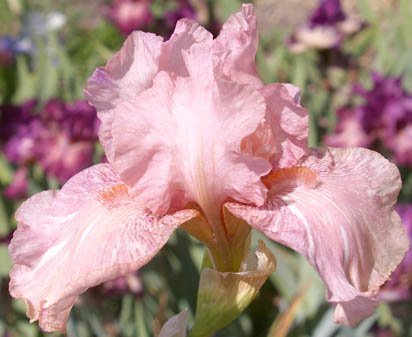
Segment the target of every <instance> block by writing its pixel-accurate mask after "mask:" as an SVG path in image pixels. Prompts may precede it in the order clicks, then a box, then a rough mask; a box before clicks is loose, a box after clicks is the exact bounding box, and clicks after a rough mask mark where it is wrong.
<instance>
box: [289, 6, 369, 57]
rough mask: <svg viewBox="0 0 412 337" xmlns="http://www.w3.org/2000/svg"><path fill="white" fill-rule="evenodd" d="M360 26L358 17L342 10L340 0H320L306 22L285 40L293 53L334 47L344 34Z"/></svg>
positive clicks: (352, 31) (338, 43) (350, 32)
mask: <svg viewBox="0 0 412 337" xmlns="http://www.w3.org/2000/svg"><path fill="white" fill-rule="evenodd" d="M361 26H362V23H361V21H360V20H359V19H358V18H356V17H355V16H354V15H351V16H347V15H346V14H345V13H344V12H343V10H342V5H341V2H340V0H322V1H321V2H320V4H319V6H318V7H317V8H316V9H315V10H314V11H313V13H312V15H311V16H310V17H309V19H308V22H307V23H306V24H304V25H302V26H300V27H298V28H297V29H296V30H295V31H294V33H293V34H292V35H291V36H290V37H289V39H288V41H287V42H288V44H289V49H290V51H291V52H293V53H301V52H304V51H306V50H308V49H330V48H335V47H339V46H340V44H341V42H342V40H343V38H344V37H345V36H346V35H349V34H352V33H354V32H356V31H358V30H359V29H360V28H361Z"/></svg>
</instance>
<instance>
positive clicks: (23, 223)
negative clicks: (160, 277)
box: [9, 164, 196, 331]
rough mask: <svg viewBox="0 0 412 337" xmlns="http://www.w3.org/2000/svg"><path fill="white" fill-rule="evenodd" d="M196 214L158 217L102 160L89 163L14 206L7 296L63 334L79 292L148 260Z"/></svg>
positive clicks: (187, 212) (185, 212)
mask: <svg viewBox="0 0 412 337" xmlns="http://www.w3.org/2000/svg"><path fill="white" fill-rule="evenodd" d="M195 215H196V211H193V210H183V211H180V212H177V213H175V214H173V215H167V216H164V217H162V218H160V217H157V216H155V215H153V214H152V213H151V212H150V211H149V210H148V209H147V208H144V207H143V206H141V205H139V204H137V203H136V202H135V201H134V200H133V199H132V198H131V197H130V196H129V193H128V189H127V187H126V186H125V185H124V183H123V182H122V181H121V180H120V179H119V178H118V176H117V175H116V174H115V173H114V172H113V170H112V169H111V167H110V166H109V165H108V164H100V165H96V166H93V167H91V168H89V169H86V170H84V171H82V172H81V173H79V174H77V175H76V176H74V177H73V178H72V179H70V180H69V181H68V182H67V183H66V184H65V185H64V186H63V188H62V189H61V190H60V191H45V192H41V193H38V194H36V195H34V196H33V197H32V198H30V199H29V200H27V201H26V202H25V203H24V204H23V205H22V206H21V207H20V208H19V210H18V211H17V213H16V219H17V221H18V227H17V230H16V232H15V233H14V236H13V240H12V241H11V244H10V246H9V250H10V254H11V257H12V260H13V264H14V266H13V269H12V271H11V274H10V277H11V281H10V293H11V295H12V296H13V297H16V298H21V299H23V300H24V301H25V302H26V304H27V307H28V309H27V315H28V316H29V317H30V319H31V320H32V321H35V320H39V324H40V326H41V328H42V329H43V330H45V331H55V330H61V331H63V330H65V325H66V320H67V317H68V315H69V312H70V309H71V308H72V306H73V305H74V303H75V301H76V299H77V297H78V296H79V295H80V294H81V293H83V292H84V291H85V290H86V289H87V288H89V287H92V286H95V285H97V284H99V283H101V282H104V281H107V280H111V279H114V278H116V277H118V276H120V275H124V274H127V273H129V272H131V271H133V270H136V269H138V268H140V267H141V266H143V265H144V264H146V263H147V262H148V261H149V260H150V259H151V258H152V257H153V256H154V255H155V254H156V253H157V252H158V251H159V250H160V248H161V247H162V246H163V245H164V244H165V243H166V241H167V239H168V238H169V236H170V235H171V234H172V232H173V230H174V229H175V228H176V227H178V226H179V225H180V224H182V223H183V222H185V221H187V220H190V219H191V218H192V217H193V216H195Z"/></svg>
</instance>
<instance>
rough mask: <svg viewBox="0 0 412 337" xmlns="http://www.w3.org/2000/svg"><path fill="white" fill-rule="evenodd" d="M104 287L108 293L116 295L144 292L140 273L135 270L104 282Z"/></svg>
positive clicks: (137, 294)
mask: <svg viewBox="0 0 412 337" xmlns="http://www.w3.org/2000/svg"><path fill="white" fill-rule="evenodd" d="M103 289H104V292H105V293H106V294H107V295H113V296H114V295H122V294H126V293H129V294H133V295H135V296H140V295H142V294H143V282H142V280H141V277H140V275H139V273H138V272H134V273H130V274H127V275H125V276H120V277H117V278H115V279H114V280H110V281H107V282H105V283H103Z"/></svg>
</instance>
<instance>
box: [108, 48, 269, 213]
mask: <svg viewBox="0 0 412 337" xmlns="http://www.w3.org/2000/svg"><path fill="white" fill-rule="evenodd" d="M211 55H212V41H207V42H204V43H199V44H194V45H193V46H192V47H191V48H190V49H189V50H188V51H185V52H183V56H184V62H185V65H186V69H187V71H188V75H189V76H187V77H180V76H177V77H176V76H174V75H173V74H169V73H167V72H160V73H159V74H158V75H157V76H156V78H155V80H154V83H153V85H152V87H151V88H149V89H147V90H145V91H144V92H142V93H141V94H140V95H139V96H138V97H136V99H135V100H133V101H129V102H125V103H123V104H122V105H120V106H118V107H117V108H116V110H115V114H114V121H113V128H112V136H113V143H114V144H115V151H114V160H113V165H114V167H115V168H116V170H117V171H118V172H119V173H120V176H121V178H122V179H123V180H124V181H125V182H126V183H127V184H128V185H129V186H131V190H132V192H133V195H136V196H139V198H142V200H145V202H147V205H148V206H149V207H150V208H151V209H152V210H153V211H155V212H158V211H159V212H165V211H167V210H168V209H169V208H170V207H171V208H172V209H174V208H181V207H184V206H185V204H186V203H188V202H191V201H194V202H196V203H197V204H198V205H200V207H201V208H202V210H203V211H204V212H205V213H206V216H207V217H208V216H209V215H210V214H211V213H216V212H220V211H219V208H220V205H221V204H222V202H223V201H224V200H226V199H229V198H232V199H234V200H237V201H239V202H246V203H254V204H260V205H261V204H263V202H264V200H265V196H266V194H265V193H266V188H265V186H264V185H263V184H262V183H261V181H260V178H261V176H262V175H265V174H267V173H268V171H269V170H270V165H269V162H268V161H267V160H266V159H264V158H261V157H257V156H252V155H249V154H245V153H243V152H242V149H241V141H242V139H243V138H244V137H246V136H247V135H249V134H251V133H252V132H254V131H255V129H256V128H257V127H258V124H259V123H260V121H261V120H262V119H263V118H264V114H265V102H264V99H263V96H262V95H261V94H260V93H259V92H258V91H257V90H256V89H255V88H254V87H252V86H249V85H243V84H239V83H236V82H234V81H229V80H226V79H224V78H222V77H221V72H220V68H219V67H217V66H215V65H214V64H213V62H212V56H211ZM234 173H235V174H234ZM214 215H216V214H214ZM209 220H210V219H209Z"/></svg>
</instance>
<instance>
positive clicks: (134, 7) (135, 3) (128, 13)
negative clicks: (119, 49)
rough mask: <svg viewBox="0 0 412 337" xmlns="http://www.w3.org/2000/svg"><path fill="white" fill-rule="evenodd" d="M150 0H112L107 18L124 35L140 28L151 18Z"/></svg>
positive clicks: (150, 20) (148, 22) (149, 21)
mask: <svg viewBox="0 0 412 337" xmlns="http://www.w3.org/2000/svg"><path fill="white" fill-rule="evenodd" d="M151 3H152V1H151V0H113V3H112V6H111V8H110V13H109V18H110V20H111V21H112V22H113V23H114V24H115V25H116V26H117V28H118V29H119V30H120V32H122V33H123V34H125V35H128V34H130V33H131V32H133V31H134V30H136V29H142V28H143V27H145V26H147V25H149V24H150V23H151V22H152V20H153V17H152V13H151V10H150V6H151Z"/></svg>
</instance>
